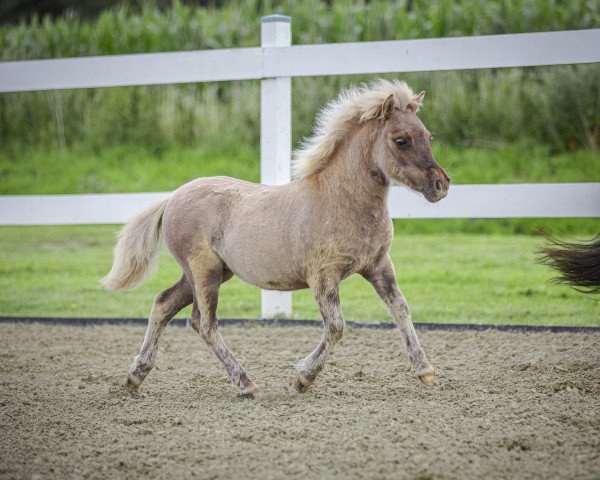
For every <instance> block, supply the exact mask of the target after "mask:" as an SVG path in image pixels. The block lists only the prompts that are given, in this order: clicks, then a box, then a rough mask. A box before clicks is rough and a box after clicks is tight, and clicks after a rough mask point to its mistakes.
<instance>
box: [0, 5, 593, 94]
mask: <svg viewBox="0 0 600 480" xmlns="http://www.w3.org/2000/svg"><path fill="white" fill-rule="evenodd" d="M274 17H280V16H274ZM284 18H286V17H284ZM276 19H278V18H276ZM268 23H272V24H274V25H276V26H277V27H276V28H278V29H279V30H283V29H285V28H283V27H281V25H285V24H286V23H287V22H285V21H279V22H268ZM268 23H267V25H268ZM287 24H288V25H289V23H287ZM263 25H265V23H263ZM288 30H289V29H288ZM598 45H600V29H594V30H572V31H565V32H543V33H520V34H511V35H483V36H474V37H453V38H428V39H422V40H397V41H388V42H362V43H336V44H328V45H296V46H289V43H288V45H287V46H286V45H279V44H275V43H266V44H263V47H262V48H258V47H256V48H237V49H222V50H205V51H192V52H173V53H148V54H139V55H111V56H103V57H84V58H63V59H56V60H29V61H20V62H1V63H0V92H19V91H30V90H53V89H65V88H92V87H94V88H95V87H116V86H126V85H155V84H164V83H190V82H213V81H224V80H249V79H263V78H273V77H306V76H318V75H349V74H361V73H386V72H416V71H436V70H465V69H474V68H500V67H526V66H539V65H561V64H571V63H594V62H600V48H598Z"/></svg>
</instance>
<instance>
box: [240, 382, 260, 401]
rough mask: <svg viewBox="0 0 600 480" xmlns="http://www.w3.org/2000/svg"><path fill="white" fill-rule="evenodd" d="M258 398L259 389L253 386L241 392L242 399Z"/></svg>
mask: <svg viewBox="0 0 600 480" xmlns="http://www.w3.org/2000/svg"><path fill="white" fill-rule="evenodd" d="M257 396H258V387H257V386H256V385H252V386H251V387H248V388H245V389H244V390H241V391H240V397H242V398H256V397H257Z"/></svg>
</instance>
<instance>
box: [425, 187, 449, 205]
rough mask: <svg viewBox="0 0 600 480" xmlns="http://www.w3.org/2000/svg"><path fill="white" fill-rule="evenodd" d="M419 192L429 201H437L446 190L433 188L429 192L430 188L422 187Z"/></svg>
mask: <svg viewBox="0 0 600 480" xmlns="http://www.w3.org/2000/svg"><path fill="white" fill-rule="evenodd" d="M421 193H422V194H423V196H424V197H425V199H426V200H427V201H428V202H430V203H436V202H439V201H440V200H441V199H442V198H444V197H445V196H446V195H448V190H434V191H433V192H431V190H430V189H425V188H424V189H422V190H421Z"/></svg>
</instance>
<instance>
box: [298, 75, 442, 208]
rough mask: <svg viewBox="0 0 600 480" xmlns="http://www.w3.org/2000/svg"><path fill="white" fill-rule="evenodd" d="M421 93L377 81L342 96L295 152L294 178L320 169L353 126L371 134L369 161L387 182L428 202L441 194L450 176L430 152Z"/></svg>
mask: <svg viewBox="0 0 600 480" xmlns="http://www.w3.org/2000/svg"><path fill="white" fill-rule="evenodd" d="M424 96H425V92H421V93H419V94H418V95H414V94H413V92H412V90H411V89H410V88H409V87H408V86H407V85H406V83H404V82H400V81H394V82H389V81H387V80H378V81H376V82H373V83H371V84H368V85H361V86H359V87H356V88H352V89H349V90H345V91H343V92H341V93H340V94H339V96H338V98H337V99H336V100H334V101H333V102H331V103H329V104H328V105H327V106H326V107H325V108H324V109H323V110H322V111H321V112H320V113H319V115H318V117H317V125H316V127H315V133H314V135H312V136H311V137H309V138H307V139H305V140H304V141H303V143H302V145H301V147H300V148H299V149H298V150H296V151H295V152H294V156H295V159H294V165H293V170H294V176H295V177H302V176H306V175H311V174H314V173H318V172H320V171H321V170H323V169H324V168H325V167H326V166H327V164H328V162H329V160H330V159H331V157H332V156H333V155H334V153H335V151H336V149H337V147H338V146H339V145H340V144H341V143H343V142H344V141H345V140H347V139H348V138H349V137H350V136H351V132H352V131H354V128H355V127H356V126H357V125H362V124H367V123H369V124H371V125H373V126H374V127H375V128H373V130H372V131H373V133H374V135H376V136H375V137H374V138H375V140H374V143H373V145H372V149H371V155H370V161H371V162H373V163H374V164H375V165H374V166H375V167H376V168H377V169H378V170H380V171H381V172H382V173H383V174H384V175H385V176H386V178H388V179H394V180H397V181H399V182H402V183H404V184H405V185H407V186H409V187H410V188H412V189H413V190H416V191H417V192H420V193H422V194H423V195H424V196H425V198H426V199H427V200H429V201H430V202H437V201H438V200H441V199H442V198H444V197H445V196H446V194H447V193H448V187H449V185H450V177H449V176H448V174H447V173H446V172H445V171H444V169H443V168H442V167H440V166H439V165H438V164H437V163H436V161H435V159H434V158H433V153H432V152H431V147H430V144H429V143H430V141H431V134H430V133H429V131H428V130H427V129H426V128H425V126H424V125H423V123H421V120H419V118H418V117H417V115H416V113H417V111H418V110H419V107H420V106H421V103H422V101H423V97H424Z"/></svg>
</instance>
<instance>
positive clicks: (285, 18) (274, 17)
mask: <svg viewBox="0 0 600 480" xmlns="http://www.w3.org/2000/svg"><path fill="white" fill-rule="evenodd" d="M271 22H285V23H291V22H292V17H288V16H287V15H279V14H276V15H267V16H265V17H261V18H260V23H271Z"/></svg>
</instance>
